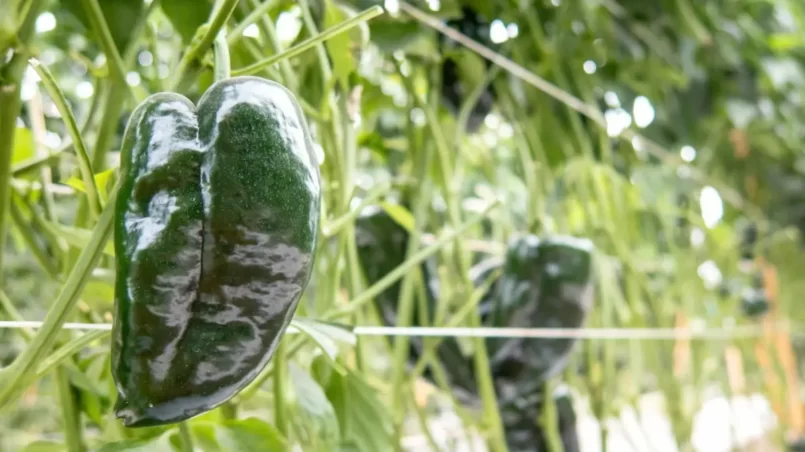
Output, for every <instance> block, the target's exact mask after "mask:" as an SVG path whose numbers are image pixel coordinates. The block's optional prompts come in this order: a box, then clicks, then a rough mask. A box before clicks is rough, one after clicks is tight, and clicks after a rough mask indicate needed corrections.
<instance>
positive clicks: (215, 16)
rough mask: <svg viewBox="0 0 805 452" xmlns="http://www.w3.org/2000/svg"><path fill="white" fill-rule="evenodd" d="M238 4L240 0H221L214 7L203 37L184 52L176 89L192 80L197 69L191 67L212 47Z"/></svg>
mask: <svg viewBox="0 0 805 452" xmlns="http://www.w3.org/2000/svg"><path fill="white" fill-rule="evenodd" d="M237 4H238V0H221V1H220V2H219V3H216V8H214V9H213V12H212V14H211V17H210V20H209V22H208V24H209V25H204V27H206V30H205V31H204V34H203V35H202V36H201V38H199V39H197V40H194V41H193V42H192V43H191V45H190V49H188V50H187V53H185V54H184V56H183V57H182V60H181V61H180V62H179V67H178V69H177V70H176V74H177V77H176V83H175V84H174V87H175V89H177V90H178V89H180V88H183V87H184V86H186V84H187V83H189V82H190V80H189V79H190V77H192V75H193V74H194V73H195V71H194V70H191V69H194V68H193V66H197V65H198V64H199V61H200V60H201V57H202V56H203V55H204V53H205V52H206V51H207V49H209V48H210V46H211V45H212V43H213V41H215V37H216V36H218V32H219V31H220V30H221V29H222V28H223V26H224V24H225V23H226V21H227V20H229V16H231V15H232V11H234V10H235V6H237Z"/></svg>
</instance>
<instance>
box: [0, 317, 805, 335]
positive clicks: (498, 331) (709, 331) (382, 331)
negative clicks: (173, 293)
mask: <svg viewBox="0 0 805 452" xmlns="http://www.w3.org/2000/svg"><path fill="white" fill-rule="evenodd" d="M42 323H43V322H37V321H3V320H0V329H3V328H12V329H13V328H40V327H41V326H42ZM330 325H332V324H330ZM789 326H790V325H789V323H788V322H778V323H777V324H776V325H775V326H774V328H775V330H778V331H779V329H788V328H789ZM343 327H344V328H345V329H348V330H350V331H351V332H352V333H353V334H355V335H356V336H409V337H489V338H495V337H496V338H512V339H597V340H602V339H603V340H624V339H642V340H675V339H705V340H723V339H734V338H749V337H760V336H763V335H764V331H765V330H764V328H763V327H761V326H754V325H751V326H749V325H748V326H737V327H732V328H699V329H684V328H492V327H393V326H350V325H343ZM62 328H63V329H67V330H107V331H108V330H111V329H112V324H111V323H65V324H64V325H63V326H62ZM288 332H289V333H297V332H298V330H297V329H296V328H295V327H294V325H293V323H291V325H290V327H289V331H288ZM791 335H792V336H803V335H805V332H803V333H797V332H791Z"/></svg>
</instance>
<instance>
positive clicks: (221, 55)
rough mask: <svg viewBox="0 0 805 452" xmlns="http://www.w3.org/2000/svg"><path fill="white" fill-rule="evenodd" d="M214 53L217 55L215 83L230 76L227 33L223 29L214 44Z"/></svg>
mask: <svg viewBox="0 0 805 452" xmlns="http://www.w3.org/2000/svg"><path fill="white" fill-rule="evenodd" d="M213 53H214V54H215V81H216V82H218V81H221V80H226V79H228V78H229V76H230V72H231V70H230V64H229V46H228V44H227V43H226V33H225V32H224V30H223V29H221V31H220V32H218V36H216V38H215V41H214V42H213Z"/></svg>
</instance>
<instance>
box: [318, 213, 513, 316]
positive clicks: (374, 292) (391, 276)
mask: <svg viewBox="0 0 805 452" xmlns="http://www.w3.org/2000/svg"><path fill="white" fill-rule="evenodd" d="M499 204H500V201H497V200H496V201H494V202H492V203H490V204H489V205H488V206H487V207H486V208H485V209H484V210H483V211H482V212H481V213H479V214H477V215H475V216H473V217H472V218H470V219H469V220H467V221H466V222H465V223H464V224H462V225H461V226H459V227H458V228H456V229H454V230H452V231H450V232H448V233H447V234H445V235H444V236H442V237H441V238H440V239H438V240H436V241H435V242H434V243H433V244H431V245H430V246H428V247H425V248H423V249H421V250H419V251H418V252H416V253H414V255H412V256H410V257H409V258H408V259H406V261H405V262H403V263H402V264H400V265H399V266H397V267H396V268H395V269H394V270H392V271H390V272H389V273H388V274H387V275H386V276H384V277H383V278H381V279H380V281H378V282H376V283H374V284H373V285H372V286H371V287H369V288H368V289H366V290H365V291H364V292H363V293H361V294H360V295H358V296H357V297H355V298H354V299H352V300H351V301H350V302H349V303H348V304H347V306H345V307H342V308H339V309H335V310H333V311H332V312H330V313H328V314H326V315H325V316H324V317H323V319H324V320H333V319H336V318H338V317H340V316H342V315H346V314H349V313H351V312H352V311H354V310H356V309H359V308H360V307H361V306H363V305H365V304H366V303H368V302H370V301H372V299H373V298H374V297H376V296H378V295H380V294H381V293H383V291H384V290H386V289H388V288H389V287H390V286H391V285H392V284H394V283H396V282H397V280H399V279H400V278H402V277H403V276H404V275H405V274H406V273H407V272H409V271H411V269H413V268H414V267H416V266H417V265H419V264H421V263H422V262H423V261H424V260H425V259H427V258H429V257H431V256H432V255H434V254H436V253H437V252H439V251H440V250H441V249H442V248H443V247H444V246H446V245H447V244H448V243H450V242H451V241H454V240H456V239H457V238H458V237H461V236H462V235H463V234H464V233H465V232H467V231H468V230H469V229H470V228H471V227H473V226H474V225H476V224H478V223H480V222H481V221H482V220H483V219H484V218H486V216H487V215H489V213H490V212H491V211H492V210H493V209H494V208H495V207H497V206H498V205H499Z"/></svg>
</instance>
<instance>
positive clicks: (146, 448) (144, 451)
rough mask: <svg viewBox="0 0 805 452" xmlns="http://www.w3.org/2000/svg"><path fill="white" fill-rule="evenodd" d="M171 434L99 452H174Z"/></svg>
mask: <svg viewBox="0 0 805 452" xmlns="http://www.w3.org/2000/svg"><path fill="white" fill-rule="evenodd" d="M170 433H171V432H166V433H163V434H162V435H160V436H157V437H155V438H151V439H146V440H125V441H118V442H114V443H109V444H106V445H104V446H103V447H101V448H100V449H98V451H97V452H174V449H173V446H172V445H171V443H170ZM233 450H234V449H233ZM271 450H274V449H271Z"/></svg>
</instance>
